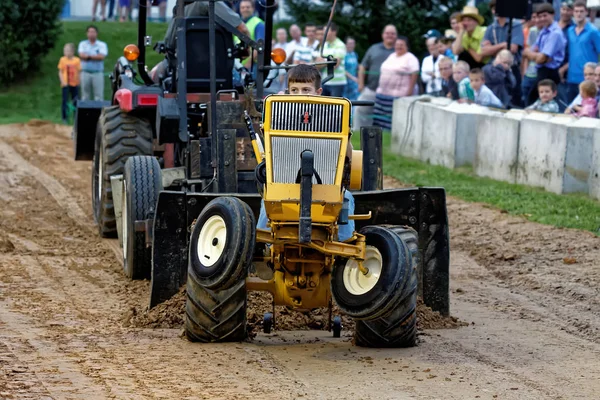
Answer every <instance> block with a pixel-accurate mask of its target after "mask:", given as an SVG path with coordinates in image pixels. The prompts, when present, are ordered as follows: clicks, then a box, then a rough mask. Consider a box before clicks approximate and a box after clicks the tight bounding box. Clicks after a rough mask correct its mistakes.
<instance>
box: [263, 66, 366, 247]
mask: <svg viewBox="0 0 600 400" xmlns="http://www.w3.org/2000/svg"><path fill="white" fill-rule="evenodd" d="M287 75H288V91H289V94H299V95H313V96H320V95H321V93H323V88H322V87H321V73H320V72H319V70H318V69H317V68H316V67H315V66H314V65H308V64H300V65H298V66H296V67H294V68H292V69H290V70H289V72H288V74H287ZM351 154H352V143H351V142H350V138H348V147H347V148H346V162H348V159H349V157H350V156H351ZM344 198H345V199H347V200H348V214H349V215H353V214H354V197H353V196H352V193H350V191H349V190H345V191H344ZM256 227H257V228H258V229H269V227H268V218H267V213H266V211H265V205H264V202H261V205H260V214H259V216H258V222H257V224H256ZM354 228H355V224H354V220H349V221H348V223H347V224H346V225H340V226H339V230H338V240H339V241H341V242H343V241H344V240H347V239H350V238H351V237H352V235H353V234H354Z"/></svg>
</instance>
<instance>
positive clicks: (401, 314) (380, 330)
mask: <svg viewBox="0 0 600 400" xmlns="http://www.w3.org/2000/svg"><path fill="white" fill-rule="evenodd" d="M390 228H391V230H392V231H393V232H394V233H396V234H397V235H398V236H399V237H400V239H401V240H402V242H403V243H404V245H405V246H406V247H407V248H408V250H409V253H410V259H411V262H410V264H408V265H407V268H408V274H409V279H408V281H407V284H406V286H405V287H404V289H403V290H402V293H401V296H400V297H399V298H398V299H397V300H396V304H395V305H394V307H393V308H392V309H391V310H390V311H388V312H387V313H386V314H384V315H382V316H380V317H378V318H375V319H371V320H357V321H356V325H355V328H354V341H355V343H356V345H357V346H363V347H413V346H415V345H416V343H417V285H418V278H417V266H418V263H419V247H418V237H417V233H416V232H415V231H414V230H413V229H410V228H405V227H399V226H396V227H390Z"/></svg>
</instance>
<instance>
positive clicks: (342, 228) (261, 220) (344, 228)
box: [256, 190, 354, 242]
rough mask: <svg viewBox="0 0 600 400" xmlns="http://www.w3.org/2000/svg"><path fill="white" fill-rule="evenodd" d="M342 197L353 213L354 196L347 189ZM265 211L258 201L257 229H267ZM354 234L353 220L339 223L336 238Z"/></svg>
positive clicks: (348, 237)
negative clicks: (344, 223) (346, 200)
mask: <svg viewBox="0 0 600 400" xmlns="http://www.w3.org/2000/svg"><path fill="white" fill-rule="evenodd" d="M344 198H346V199H348V215H353V214H354V196H352V193H350V191H349V190H346V191H345V192H344ZM267 222H268V218H267V212H266V211H265V203H264V201H262V200H261V202H260V215H259V216H258V223H257V224H256V228H258V229H268V228H267ZM353 234H354V220H348V223H347V224H346V225H339V231H338V240H339V241H340V242H343V241H344V240H348V239H350V238H351V237H352V235H353Z"/></svg>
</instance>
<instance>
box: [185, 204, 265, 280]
mask: <svg viewBox="0 0 600 400" xmlns="http://www.w3.org/2000/svg"><path fill="white" fill-rule="evenodd" d="M255 236H256V222H255V219H254V214H252V211H251V209H250V207H248V206H247V205H246V203H244V202H243V201H241V200H239V199H237V198H235V197H217V198H216V199H214V200H212V201H211V202H210V203H208V204H207V205H206V207H204V209H203V210H202V212H201V213H200V216H198V219H197V220H196V224H195V225H194V229H193V230H192V235H191V240H190V257H189V259H190V271H191V272H192V273H194V274H195V275H196V277H197V278H198V281H199V282H200V283H201V284H202V285H203V286H204V287H206V288H207V289H211V290H224V289H228V288H230V287H231V286H233V285H234V284H235V283H236V282H238V280H239V279H240V277H241V276H242V275H243V276H244V277H246V275H247V272H248V267H249V266H250V263H251V262H252V256H253V254H254V244H255Z"/></svg>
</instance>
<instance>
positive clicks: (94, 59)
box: [77, 25, 108, 101]
mask: <svg viewBox="0 0 600 400" xmlns="http://www.w3.org/2000/svg"><path fill="white" fill-rule="evenodd" d="M77 53H79V58H80V59H81V100H92V99H93V100H96V101H102V100H104V59H105V58H106V56H107V55H108V46H106V43H104V42H102V41H100V40H98V28H96V27H95V26H93V25H90V26H89V27H88V28H87V40H83V41H81V42H80V43H79V47H78V49H77ZM92 93H93V94H92Z"/></svg>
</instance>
